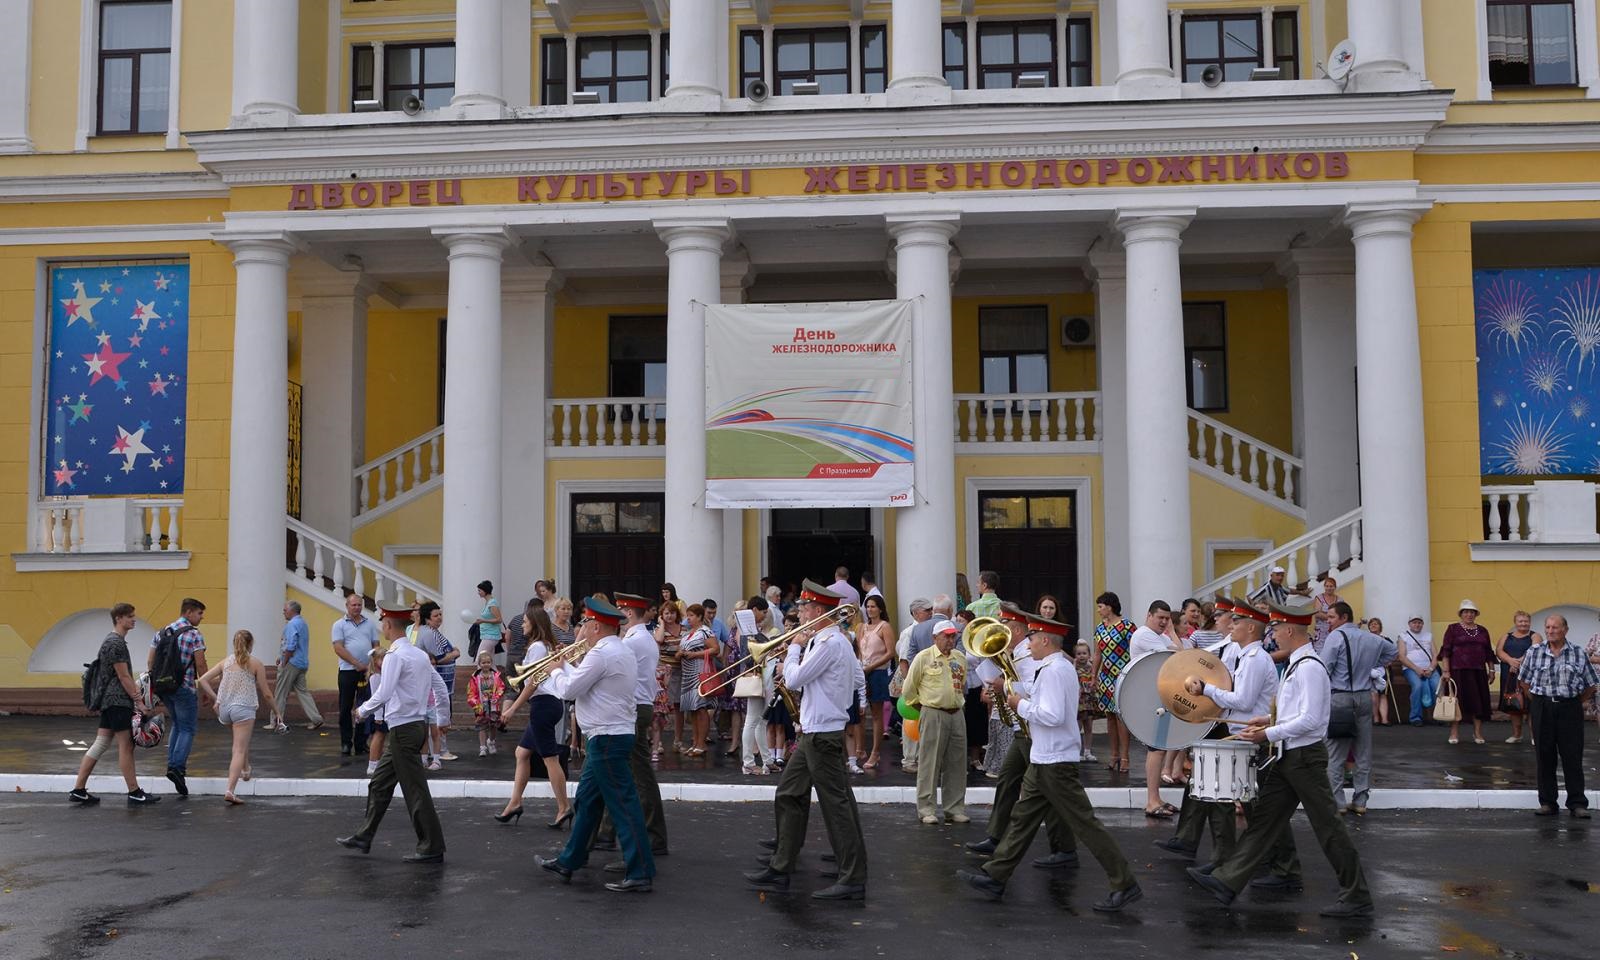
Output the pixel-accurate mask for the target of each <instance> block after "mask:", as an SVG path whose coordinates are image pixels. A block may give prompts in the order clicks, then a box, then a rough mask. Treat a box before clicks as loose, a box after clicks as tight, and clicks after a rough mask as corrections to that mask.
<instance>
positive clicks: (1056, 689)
mask: <svg viewBox="0 0 1600 960" xmlns="http://www.w3.org/2000/svg"><path fill="white" fill-rule="evenodd" d="M1016 690H1017V693H1018V694H1019V695H1021V696H1022V697H1023V699H1022V700H1021V701H1020V702H1018V704H1017V716H1019V717H1021V718H1022V719H1024V720H1026V721H1028V729H1029V732H1030V733H1032V734H1033V745H1032V747H1031V748H1030V749H1029V751H1028V761H1029V762H1030V763H1077V762H1078V761H1079V760H1081V759H1083V740H1082V738H1081V737H1080V736H1079V734H1078V668H1077V667H1076V666H1074V665H1073V663H1072V661H1070V660H1068V659H1067V658H1066V657H1065V656H1063V655H1062V653H1061V651H1059V650H1057V651H1056V652H1055V653H1052V654H1050V656H1048V657H1045V658H1044V659H1043V660H1042V661H1040V662H1039V667H1038V670H1037V671H1035V673H1034V675H1033V681H1032V682H1031V683H1030V682H1024V683H1018V684H1016Z"/></svg>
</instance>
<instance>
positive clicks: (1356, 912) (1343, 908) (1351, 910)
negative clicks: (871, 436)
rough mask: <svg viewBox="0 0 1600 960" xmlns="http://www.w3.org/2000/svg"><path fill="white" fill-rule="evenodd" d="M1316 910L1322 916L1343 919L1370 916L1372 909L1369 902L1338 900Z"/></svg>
mask: <svg viewBox="0 0 1600 960" xmlns="http://www.w3.org/2000/svg"><path fill="white" fill-rule="evenodd" d="M1317 912H1318V913H1319V914H1321V915H1322V916H1324V917H1333V918H1335V919H1340V920H1343V919H1349V918H1353V917H1370V916H1372V912H1373V911H1372V904H1371V903H1345V902H1344V901H1343V900H1340V901H1338V902H1336V903H1334V904H1332V905H1330V906H1327V907H1323V908H1322V909H1321V910H1319V911H1317Z"/></svg>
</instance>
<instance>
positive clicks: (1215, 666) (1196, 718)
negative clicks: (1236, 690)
mask: <svg viewBox="0 0 1600 960" xmlns="http://www.w3.org/2000/svg"><path fill="white" fill-rule="evenodd" d="M1190 677H1194V678H1196V679H1198V680H1200V682H1202V683H1209V684H1211V685H1212V686H1213V687H1216V688H1217V689H1219V690H1232V689H1233V677H1232V676H1231V675H1229V673H1228V668H1227V667H1226V666H1224V665H1223V663H1222V658H1221V657H1219V656H1217V655H1216V654H1214V653H1211V652H1209V651H1206V650H1178V651H1176V652H1174V653H1173V654H1172V656H1170V657H1168V658H1167V661H1166V662H1165V663H1163V664H1162V665H1161V672H1160V674H1158V675H1157V676H1156V692H1157V694H1158V695H1159V696H1160V698H1161V705H1162V706H1163V707H1166V708H1167V709H1168V710H1170V711H1172V713H1173V715H1174V716H1176V717H1177V718H1178V719H1180V720H1188V721H1190V722H1196V723H1197V722H1200V721H1204V720H1218V719H1221V717H1222V708H1221V707H1219V706H1217V703H1216V701H1215V700H1212V699H1211V698H1210V697H1207V696H1204V695H1201V694H1193V693H1190V692H1189V691H1188V690H1185V689H1184V683H1186V682H1187V681H1188V680H1189V678H1190Z"/></svg>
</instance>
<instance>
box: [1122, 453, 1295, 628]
mask: <svg viewBox="0 0 1600 960" xmlns="http://www.w3.org/2000/svg"><path fill="white" fill-rule="evenodd" d="M1176 462H1177V461H1174V463H1175V464H1176ZM1189 510H1190V517H1191V520H1190V528H1191V529H1192V530H1193V531H1194V534H1193V536H1194V539H1193V544H1192V550H1193V556H1194V572H1195V582H1196V585H1198V584H1199V582H1200V580H1199V578H1200V577H1202V576H1204V574H1205V570H1206V541H1207V540H1251V539H1259V540H1270V541H1272V542H1273V543H1274V544H1284V543H1288V542H1289V541H1290V540H1293V539H1295V538H1296V537H1298V536H1300V535H1301V534H1303V533H1305V532H1306V526H1305V523H1304V521H1301V520H1298V519H1296V518H1295V517H1292V516H1290V515H1289V514H1287V513H1284V512H1283V511H1282V510H1279V509H1277V508H1276V507H1269V506H1267V505H1266V504H1264V503H1262V502H1261V501H1259V500H1257V499H1255V498H1254V497H1251V496H1248V495H1246V494H1243V493H1240V492H1239V491H1237V490H1234V489H1233V488H1232V487H1228V486H1224V485H1223V484H1221V483H1218V482H1217V481H1216V480H1213V479H1211V478H1210V477H1208V476H1206V475H1205V474H1203V473H1200V472H1198V471H1195V470H1190V471H1189ZM1226 572H1227V568H1225V567H1220V566H1219V567H1218V568H1217V575H1218V576H1221V575H1222V574H1224V573H1226ZM1302 575H1304V571H1302ZM1109 589H1112V590H1120V591H1122V592H1126V591H1127V584H1121V585H1120V586H1119V585H1113V586H1111V587H1110V588H1109ZM1166 599H1167V600H1168V602H1171V601H1174V600H1182V599H1183V598H1182V597H1168V598H1166Z"/></svg>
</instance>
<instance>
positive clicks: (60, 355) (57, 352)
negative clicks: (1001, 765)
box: [56, 350, 63, 360]
mask: <svg viewBox="0 0 1600 960" xmlns="http://www.w3.org/2000/svg"><path fill="white" fill-rule="evenodd" d="M62 356H63V354H62V353H61V351H60V350H57V351H56V359H57V360H60V359H61V358H62Z"/></svg>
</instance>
